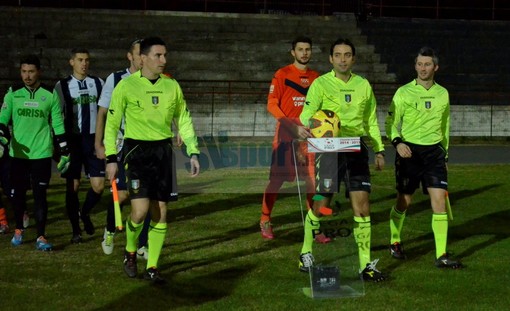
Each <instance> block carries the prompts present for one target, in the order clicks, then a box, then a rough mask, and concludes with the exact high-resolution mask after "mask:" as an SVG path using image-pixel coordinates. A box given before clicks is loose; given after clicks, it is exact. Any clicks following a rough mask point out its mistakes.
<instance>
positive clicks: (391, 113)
mask: <svg viewBox="0 0 510 311" xmlns="http://www.w3.org/2000/svg"><path fill="white" fill-rule="evenodd" d="M438 68H439V65H438V57H437V55H436V54H435V52H434V50H432V49H431V48H429V47H423V48H421V49H420V51H419V52H418V55H417V56H416V59H415V64H414V69H415V70H416V74H417V77H416V79H414V80H413V81H411V82H409V83H407V84H406V85H404V86H401V87H400V88H399V89H398V90H397V92H396V93H395V95H394V96H393V100H392V102H391V105H390V108H389V110H388V116H387V117H386V123H385V127H386V135H387V136H388V139H390V140H391V143H392V144H393V146H394V147H395V149H396V151H397V152H396V156H395V176H396V185H397V203H396V204H395V206H394V207H392V209H391V212H390V230H391V238H390V253H391V255H392V256H393V257H394V258H397V259H405V257H406V256H405V254H404V251H403V248H402V244H401V239H400V233H401V231H402V225H403V223H404V219H405V216H406V211H407V209H408V208H409V206H410V204H411V199H412V195H413V193H414V192H415V190H416V189H418V187H419V186H420V183H421V186H422V187H423V189H424V192H425V193H428V194H429V196H430V203H431V205H432V212H433V214H432V231H433V233H434V240H435V245H436V262H435V263H436V266H437V267H439V268H452V269H458V268H461V267H462V264H461V263H460V262H458V261H456V260H453V259H451V258H449V257H448V253H447V252H446V244H447V243H446V242H447V236H448V215H447V211H446V196H447V192H446V190H447V188H448V176H447V167H446V162H447V159H448V144H449V132H450V99H449V96H448V91H447V90H446V89H445V88H444V87H442V86H441V85H439V84H437V83H436V82H435V81H434V75H435V73H436V71H437V70H438Z"/></svg>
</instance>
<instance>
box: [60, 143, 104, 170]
mask: <svg viewBox="0 0 510 311" xmlns="http://www.w3.org/2000/svg"><path fill="white" fill-rule="evenodd" d="M94 140H95V134H83V135H77V134H72V135H70V136H68V142H67V143H68V144H69V150H70V151H71V163H70V164H69V169H68V170H67V172H65V173H64V174H62V177H64V178H72V179H80V178H81V172H82V170H83V169H84V170H85V173H86V174H87V175H88V177H105V161H104V160H100V159H98V158H97V157H96V151H95V148H94Z"/></svg>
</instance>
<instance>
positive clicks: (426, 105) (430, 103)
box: [425, 101, 432, 109]
mask: <svg viewBox="0 0 510 311" xmlns="http://www.w3.org/2000/svg"><path fill="white" fill-rule="evenodd" d="M430 107H432V102H430V101H426V102H425V108H427V109H430Z"/></svg>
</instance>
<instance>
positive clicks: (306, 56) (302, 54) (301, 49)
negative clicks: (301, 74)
mask: <svg viewBox="0 0 510 311" xmlns="http://www.w3.org/2000/svg"><path fill="white" fill-rule="evenodd" d="M291 54H292V56H293V57H294V60H295V61H296V62H298V63H299V64H301V65H306V64H308V62H309V61H310V59H311V57H312V47H311V46H310V43H306V42H298V43H296V47H295V48H294V49H293V50H292V51H291Z"/></svg>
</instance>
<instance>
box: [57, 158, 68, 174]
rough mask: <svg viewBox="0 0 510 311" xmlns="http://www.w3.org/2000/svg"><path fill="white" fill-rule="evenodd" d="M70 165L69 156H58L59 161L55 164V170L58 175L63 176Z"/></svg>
mask: <svg viewBox="0 0 510 311" xmlns="http://www.w3.org/2000/svg"><path fill="white" fill-rule="evenodd" d="M70 163H71V156H70V155H63V156H60V161H59V162H58V164H57V170H58V171H59V172H60V174H64V173H65V172H67V170H68V169H69V164H70Z"/></svg>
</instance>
